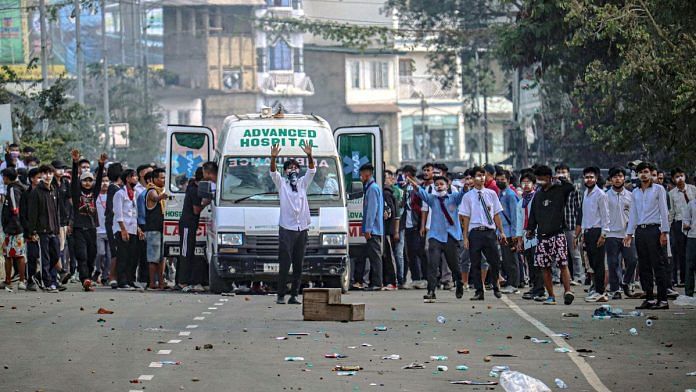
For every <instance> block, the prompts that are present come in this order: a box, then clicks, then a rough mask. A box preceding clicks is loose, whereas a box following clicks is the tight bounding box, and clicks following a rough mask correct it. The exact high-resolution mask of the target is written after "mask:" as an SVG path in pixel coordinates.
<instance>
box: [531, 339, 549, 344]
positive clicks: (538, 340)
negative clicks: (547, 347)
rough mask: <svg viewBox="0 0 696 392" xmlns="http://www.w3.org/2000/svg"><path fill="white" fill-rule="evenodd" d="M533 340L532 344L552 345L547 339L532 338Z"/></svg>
mask: <svg viewBox="0 0 696 392" xmlns="http://www.w3.org/2000/svg"><path fill="white" fill-rule="evenodd" d="M531 340H532V343H543V344H546V343H551V341H550V340H547V339H537V338H532V339H531Z"/></svg>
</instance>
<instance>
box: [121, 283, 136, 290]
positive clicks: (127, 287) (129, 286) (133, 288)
mask: <svg viewBox="0 0 696 392" xmlns="http://www.w3.org/2000/svg"><path fill="white" fill-rule="evenodd" d="M118 290H123V291H135V287H133V286H131V285H129V284H127V283H126V284H120V285H118Z"/></svg>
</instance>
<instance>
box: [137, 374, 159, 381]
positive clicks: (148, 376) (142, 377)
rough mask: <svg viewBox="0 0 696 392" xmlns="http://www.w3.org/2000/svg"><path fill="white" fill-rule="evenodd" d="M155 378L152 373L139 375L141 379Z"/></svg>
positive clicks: (149, 379)
mask: <svg viewBox="0 0 696 392" xmlns="http://www.w3.org/2000/svg"><path fill="white" fill-rule="evenodd" d="M153 378H155V376H153V375H152V374H141V375H140V377H138V380H139V381H152V379H153Z"/></svg>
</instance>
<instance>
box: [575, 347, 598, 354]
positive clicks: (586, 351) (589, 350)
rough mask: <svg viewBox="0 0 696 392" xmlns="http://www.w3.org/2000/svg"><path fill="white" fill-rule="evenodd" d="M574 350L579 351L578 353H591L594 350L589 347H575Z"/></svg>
mask: <svg viewBox="0 0 696 392" xmlns="http://www.w3.org/2000/svg"><path fill="white" fill-rule="evenodd" d="M575 351H577V352H579V353H593V352H594V351H592V350H591V349H589V348H579V349H577V350H575Z"/></svg>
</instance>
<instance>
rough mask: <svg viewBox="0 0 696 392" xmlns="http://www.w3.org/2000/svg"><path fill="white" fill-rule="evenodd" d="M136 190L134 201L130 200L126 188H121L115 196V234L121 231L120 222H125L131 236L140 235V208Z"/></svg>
mask: <svg viewBox="0 0 696 392" xmlns="http://www.w3.org/2000/svg"><path fill="white" fill-rule="evenodd" d="M136 200H137V199H136V196H135V190H134V191H133V200H131V199H129V198H128V192H127V191H126V188H125V187H123V188H121V189H120V190H119V191H118V192H116V193H115V194H114V225H113V229H114V233H118V232H120V231H121V226H120V225H119V222H123V224H124V225H125V226H126V231H127V232H128V234H130V235H137V234H138V206H137V205H136Z"/></svg>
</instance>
